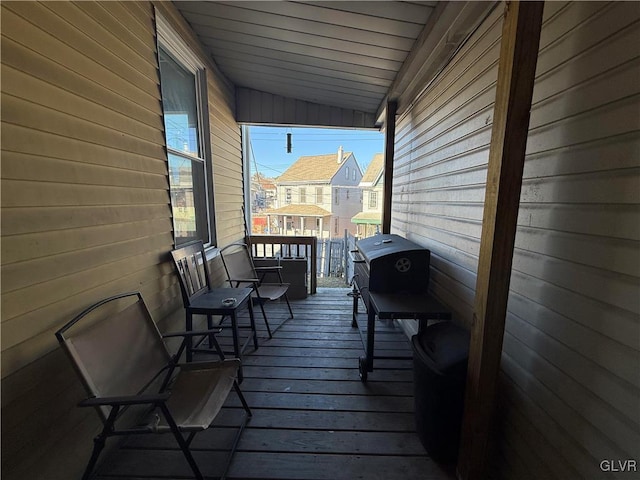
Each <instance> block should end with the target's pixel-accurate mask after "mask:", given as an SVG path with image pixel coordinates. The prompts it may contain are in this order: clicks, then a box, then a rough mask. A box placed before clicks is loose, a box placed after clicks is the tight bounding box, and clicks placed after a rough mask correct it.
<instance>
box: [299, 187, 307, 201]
mask: <svg viewBox="0 0 640 480" xmlns="http://www.w3.org/2000/svg"><path fill="white" fill-rule="evenodd" d="M300 203H307V189H306V188H305V187H300Z"/></svg>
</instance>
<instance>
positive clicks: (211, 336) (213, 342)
mask: <svg viewBox="0 0 640 480" xmlns="http://www.w3.org/2000/svg"><path fill="white" fill-rule="evenodd" d="M207 328H208V329H209V330H213V316H211V315H207ZM209 348H215V349H216V352H217V353H218V356H219V357H220V360H224V352H223V351H222V348H220V344H219V343H218V339H217V338H216V336H215V334H213V333H210V334H209Z"/></svg>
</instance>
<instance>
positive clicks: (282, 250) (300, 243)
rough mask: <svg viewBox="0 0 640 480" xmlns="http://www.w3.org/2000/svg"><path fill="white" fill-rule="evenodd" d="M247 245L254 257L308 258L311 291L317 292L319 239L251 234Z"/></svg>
mask: <svg viewBox="0 0 640 480" xmlns="http://www.w3.org/2000/svg"><path fill="white" fill-rule="evenodd" d="M247 245H249V248H250V249H251V254H252V255H253V257H254V258H262V257H280V258H286V257H298V258H300V257H303V258H306V259H307V272H308V273H309V293H311V294H314V293H316V287H317V256H318V254H317V248H318V240H317V238H316V237H312V236H304V237H303V236H300V237H289V236H283V235H249V236H248V237H247Z"/></svg>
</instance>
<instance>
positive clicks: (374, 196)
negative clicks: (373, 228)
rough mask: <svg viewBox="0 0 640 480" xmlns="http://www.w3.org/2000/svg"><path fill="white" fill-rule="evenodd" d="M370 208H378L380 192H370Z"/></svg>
mask: <svg viewBox="0 0 640 480" xmlns="http://www.w3.org/2000/svg"><path fill="white" fill-rule="evenodd" d="M369 208H371V209H373V208H378V192H376V191H375V190H370V191H369Z"/></svg>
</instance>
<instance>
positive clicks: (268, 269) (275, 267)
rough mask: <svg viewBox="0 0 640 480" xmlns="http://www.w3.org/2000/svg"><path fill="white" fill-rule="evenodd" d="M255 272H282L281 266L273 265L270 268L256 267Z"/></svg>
mask: <svg viewBox="0 0 640 480" xmlns="http://www.w3.org/2000/svg"><path fill="white" fill-rule="evenodd" d="M255 269H256V271H257V272H277V271H278V270H282V265H273V266H271V267H256V268H255Z"/></svg>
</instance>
